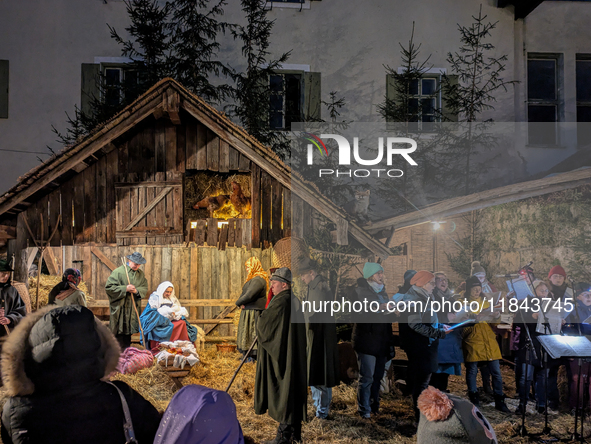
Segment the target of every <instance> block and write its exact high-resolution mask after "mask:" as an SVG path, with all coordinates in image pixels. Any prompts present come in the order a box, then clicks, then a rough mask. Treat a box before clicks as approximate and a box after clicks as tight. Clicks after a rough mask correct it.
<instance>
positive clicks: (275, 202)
mask: <svg viewBox="0 0 591 444" xmlns="http://www.w3.org/2000/svg"><path fill="white" fill-rule="evenodd" d="M251 187H252V189H251V196H252V201H251V206H252V245H253V247H259V246H260V247H262V248H268V247H269V246H270V245H274V244H275V243H277V241H278V240H280V239H282V238H284V237H289V236H291V191H290V190H289V188H286V187H284V186H283V185H281V184H280V183H279V182H278V181H277V180H275V179H274V178H273V177H272V176H271V175H270V174H268V173H267V172H266V171H263V170H261V169H260V168H259V167H257V166H256V165H255V166H254V167H253V169H252V180H251Z"/></svg>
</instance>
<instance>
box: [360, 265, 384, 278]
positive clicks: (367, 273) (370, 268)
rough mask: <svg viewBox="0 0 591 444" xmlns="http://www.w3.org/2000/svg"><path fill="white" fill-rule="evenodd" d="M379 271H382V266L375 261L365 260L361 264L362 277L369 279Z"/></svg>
mask: <svg viewBox="0 0 591 444" xmlns="http://www.w3.org/2000/svg"><path fill="white" fill-rule="evenodd" d="M380 271H384V267H382V266H381V265H380V264H376V263H375V262H366V263H365V265H364V266H363V278H364V279H369V278H370V277H372V276H373V275H374V274H376V273H378V272H380Z"/></svg>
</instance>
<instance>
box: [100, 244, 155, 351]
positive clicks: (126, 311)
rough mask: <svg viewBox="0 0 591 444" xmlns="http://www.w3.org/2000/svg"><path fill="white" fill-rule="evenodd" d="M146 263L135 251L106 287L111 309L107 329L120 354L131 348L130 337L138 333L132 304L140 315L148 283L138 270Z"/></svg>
mask: <svg viewBox="0 0 591 444" xmlns="http://www.w3.org/2000/svg"><path fill="white" fill-rule="evenodd" d="M145 263H146V260H145V259H144V258H143V257H142V255H141V254H140V253H138V252H137V251H136V252H135V253H133V254H130V255H129V256H127V265H122V266H120V267H119V268H116V269H115V270H113V272H112V273H111V276H109V279H107V284H106V285H105V291H106V292H107V296H109V306H110V308H111V320H110V324H109V325H110V328H111V331H112V332H113V334H114V335H115V337H116V338H117V340H118V341H119V345H121V349H122V350H124V349H126V348H127V347H129V346H130V345H131V335H132V334H134V333H138V332H139V331H140V330H139V328H140V323H139V319H138V317H137V314H136V311H135V310H134V308H133V305H132V304H135V305H136V308H137V312H138V313H139V312H140V300H141V299H142V297H144V296H146V295H147V294H148V281H147V280H146V276H145V275H144V272H143V271H142V270H140V266H141V265H142V264H145ZM126 269H127V271H126ZM128 276H129V278H128Z"/></svg>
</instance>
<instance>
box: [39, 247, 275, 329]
mask: <svg viewBox="0 0 591 444" xmlns="http://www.w3.org/2000/svg"><path fill="white" fill-rule="evenodd" d="M51 250H52V253H53V256H54V257H55V259H56V262H57V268H58V270H59V271H60V273H62V272H63V270H64V269H65V268H80V267H82V268H81V271H82V274H83V280H84V282H85V283H86V286H87V288H88V292H89V296H90V297H91V298H92V300H90V301H89V305H92V304H93V302H95V301H106V300H108V298H107V295H106V293H105V290H104V289H105V284H106V282H107V279H108V277H109V275H110V274H111V269H110V268H109V267H108V266H107V265H105V263H104V262H103V261H102V260H101V259H100V258H99V257H98V256H101V254H102V255H104V256H105V257H106V258H107V259H108V260H109V261H111V262H112V264H114V265H116V266H120V265H121V258H122V257H124V256H126V255H129V254H131V253H132V252H133V251H139V252H140V253H141V254H142V255H143V256H144V257H145V258H146V261H147V262H146V264H145V265H143V270H144V272H145V274H146V278H147V280H148V292H149V294H151V293H152V291H154V290H156V288H157V287H158V285H159V284H160V283H161V282H163V281H171V282H172V283H173V284H174V286H175V294H176V296H177V297H178V298H179V299H195V300H202V299H234V300H235V299H237V298H238V297H239V296H240V293H241V291H242V285H243V284H244V280H245V279H246V268H245V267H244V263H245V262H246V260H247V259H248V258H250V257H252V256H256V257H258V258H259V259H260V260H261V263H262V264H263V267H264V268H265V269H266V270H268V269H269V268H270V267H271V250H270V249H268V250H261V249H260V248H253V249H251V250H246V249H244V248H236V247H228V248H226V249H225V250H218V249H217V248H216V247H199V246H197V245H195V244H190V246H188V247H186V246H180V245H179V246H155V245H141V246H134V247H133V248H130V247H124V246H116V245H101V246H96V245H77V246H64V247H51ZM93 250H94V251H99V254H98V256H97V255H96V254H95V253H93V252H92V251H93ZM79 261H83V262H79ZM149 294H148V296H149ZM223 309H224V307H223V306H220V307H216V306H208V307H190V308H189V311H190V316H189V317H190V322H191V323H194V324H197V325H200V324H199V319H213V318H215V316H216V315H217V314H219V313H220V312H221V311H222V310H223ZM107 313H108V311H105V314H107ZM200 326H201V327H204V324H201V325H200ZM214 331H216V332H217V333H216V335H217V334H219V335H220V336H233V335H235V334H236V333H235V331H234V326H233V324H223V325H219V326H218V327H217V328H216V329H215V330H214Z"/></svg>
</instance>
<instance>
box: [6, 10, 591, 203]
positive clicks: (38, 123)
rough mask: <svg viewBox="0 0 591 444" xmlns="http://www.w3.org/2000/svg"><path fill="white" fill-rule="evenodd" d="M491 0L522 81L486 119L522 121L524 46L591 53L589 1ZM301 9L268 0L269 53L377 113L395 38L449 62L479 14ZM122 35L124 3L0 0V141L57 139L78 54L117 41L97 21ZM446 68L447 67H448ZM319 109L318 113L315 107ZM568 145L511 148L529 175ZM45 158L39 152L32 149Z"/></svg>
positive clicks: (15, 162)
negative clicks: (523, 9)
mask: <svg viewBox="0 0 591 444" xmlns="http://www.w3.org/2000/svg"><path fill="white" fill-rule="evenodd" d="M495 5H496V1H493V0H487V1H486V2H484V3H483V6H482V8H483V14H486V15H487V16H488V18H487V20H490V21H496V22H497V29H495V30H494V31H493V37H492V39H491V43H493V44H494V45H495V46H496V51H495V54H496V55H501V54H506V55H507V56H508V60H507V62H506V78H508V79H515V80H519V81H520V82H521V83H520V84H519V85H517V86H515V87H509V89H508V91H507V92H504V91H503V92H499V94H498V95H497V102H496V103H495V110H494V111H490V112H487V113H485V116H484V117H485V118H489V117H490V118H494V120H495V121H499V122H511V121H514V120H520V121H522V120H524V114H523V107H524V103H523V100H522V99H523V94H524V90H525V86H526V79H525V70H524V65H523V60H524V57H523V53H522V49H523V47H525V50H531V51H554V52H556V51H563V52H565V61H569V60H571V61H572V59H573V57H574V53H575V52H586V53H591V38H590V37H591V28H590V27H589V26H587V23H586V22H585V18H586V17H588V14H589V11H590V8H591V5H590V4H588V3H585V2H544V3H543V4H542V5H541V6H540V7H538V8H537V9H536V10H535V11H534V12H533V13H532V14H531V15H530V16H529V17H528V18H527V19H526V20H525V22H522V21H514V18H513V13H512V10H511V8H503V9H499V8H496V6H495ZM306 6H310V8H309V9H303V10H302V11H300V10H298V9H287V8H282V7H280V6H278V5H277V4H276V3H274V4H273V9H272V10H271V11H270V12H269V17H270V18H271V19H274V20H275V28H274V33H273V37H272V41H273V43H272V45H271V51H272V52H273V54H275V55H277V54H280V53H282V52H285V51H289V50H291V51H292V53H291V57H290V59H289V61H288V63H289V64H295V65H309V70H310V71H311V72H319V73H321V82H322V99H323V100H328V93H329V92H330V91H338V93H339V95H340V96H342V97H344V98H345V99H346V101H347V106H346V108H345V109H343V114H342V117H343V118H345V119H347V120H356V121H376V120H378V121H379V120H381V118H380V117H379V115H378V113H377V108H376V106H377V105H378V104H379V103H380V102H381V101H383V98H384V94H385V77H386V76H385V69H384V66H383V65H389V66H391V67H393V68H397V67H399V66H400V64H401V63H400V47H399V44H398V43H399V42H407V41H408V39H409V38H410V35H411V30H412V24H413V22H414V23H415V37H414V38H415V42H416V43H417V44H419V43H420V44H421V45H422V46H421V56H422V57H426V56H428V55H431V58H430V61H429V63H430V64H431V65H432V66H433V67H435V68H444V69H447V70H449V69H450V66H449V64H448V63H447V62H446V57H447V53H448V52H450V51H455V50H456V49H457V48H458V46H459V33H458V31H457V24H458V23H461V24H463V25H466V26H467V25H469V24H470V23H471V21H472V19H471V16H472V15H475V14H477V13H478V3H474V2H472V1H469V0H461V1H454V0H443V1H435V0H422V1H421V2H420V3H417V2H416V1H410V0H403V1H397V2H395V3H393V2H391V1H389V0H374V1H372V2H368V3H365V4H361V3H359V2H358V1H353V0H341V1H339V2H338V6H337V5H336V4H335V3H334V2H330V1H317V2H312V3H311V4H310V3H307V4H306ZM225 9H226V15H225V16H224V18H225V19H226V20H228V21H230V22H238V21H241V20H243V18H242V15H241V12H240V10H239V5H238V2H230V4H229V5H227V6H226V8H225ZM107 23H108V24H110V25H112V26H114V27H115V28H116V29H117V30H118V31H119V32H120V33H124V28H125V26H126V24H127V15H126V12H125V4H124V3H123V2H121V1H118V0H115V1H114V0H107V1H106V2H105V1H102V0H87V1H84V2H81V1H75V0H60V1H58V2H52V3H51V4H48V3H47V2H42V1H40V0H28V1H27V2H1V3H0V29H2V30H3V32H2V33H1V34H0V59H6V60H9V62H10V85H9V100H10V105H9V117H8V119H0V134H1V137H0V149H16V150H22V151H25V150H26V151H35V152H44V151H45V146H46V145H52V146H54V147H57V146H58V144H57V143H55V135H54V134H52V133H51V125H55V127H56V128H57V129H58V130H59V131H62V132H63V131H64V130H65V127H66V124H65V121H66V116H65V114H64V112H66V111H67V112H69V113H70V114H72V113H73V109H74V106H75V105H80V88H81V83H80V77H81V76H80V71H81V64H82V63H93V62H94V60H95V57H118V56H120V47H119V46H118V45H117V44H116V43H115V42H114V41H113V40H112V39H111V38H110V36H109V30H108V28H107V26H106V24H107ZM222 57H223V58H225V59H226V60H228V61H230V62H231V64H232V66H234V67H236V68H240V66H241V63H242V57H241V55H240V45H239V44H238V43H237V42H234V41H233V40H232V39H230V38H229V37H228V40H227V41H225V42H224V44H223V47H222ZM568 69H569V71H568V72H565V82H568V84H565V92H566V94H565V97H566V100H567V102H568V103H567V105H566V109H565V111H566V114H565V115H566V118H567V120H569V119H570V121H572V117H573V115H572V109H573V106H574V105H573V104H572V91H573V85H572V80H573V72H572V70H571V68H570V67H569V68H568ZM448 72H449V71H448ZM323 112H324V116H323V117H325V118H326V117H327V116H326V110H323ZM573 150H574V148H573V147H572V146H571V147H570V148H569V147H567V148H560V149H546V150H544V151H543V152H542V151H540V150H539V149H534V150H532V149H529V148H519V155H521V156H524V158H526V159H527V160H528V165H527V170H528V172H529V173H535V172H538V171H540V170H544V169H546V167H547V166H548V164H549V163H551V162H554V163H555V162H556V161H560V160H562V159H564V158H566V157H568V156H569V155H570V154H572V152H573ZM2 155H3V162H2V165H1V166H0V192H2V191H5V190H6V189H8V188H9V187H10V186H11V185H12V184H14V183H15V181H16V180H17V178H18V176H19V175H21V174H23V173H24V172H26V171H27V170H29V169H30V168H31V167H33V166H34V165H35V164H36V163H37V162H38V161H37V159H36V155H35V154H26V155H25V154H17V153H11V152H3V153H2ZM39 156H40V157H41V158H45V156H44V155H42V154H41V155H39Z"/></svg>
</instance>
